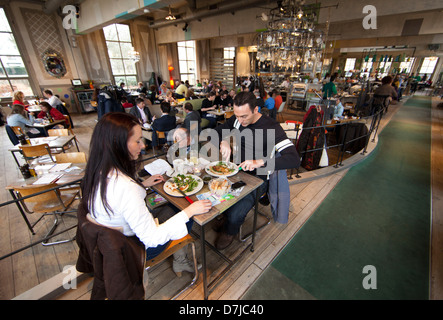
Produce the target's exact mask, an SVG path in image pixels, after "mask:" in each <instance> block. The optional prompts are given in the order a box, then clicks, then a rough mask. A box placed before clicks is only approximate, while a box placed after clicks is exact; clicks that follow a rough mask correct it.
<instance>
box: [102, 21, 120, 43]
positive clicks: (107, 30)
mask: <svg viewBox="0 0 443 320" xmlns="http://www.w3.org/2000/svg"><path fill="white" fill-rule="evenodd" d="M103 33H104V34H105V39H106V40H114V41H118V37H117V29H116V28H115V24H112V25H110V26H107V27H104V28H103Z"/></svg>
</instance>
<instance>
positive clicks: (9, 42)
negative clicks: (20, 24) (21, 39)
mask: <svg viewBox="0 0 443 320" xmlns="http://www.w3.org/2000/svg"><path fill="white" fill-rule="evenodd" d="M0 43H1V46H0V54H8V55H9V54H11V55H20V52H19V51H18V48H17V44H16V43H15V40H14V36H13V35H12V33H0Z"/></svg>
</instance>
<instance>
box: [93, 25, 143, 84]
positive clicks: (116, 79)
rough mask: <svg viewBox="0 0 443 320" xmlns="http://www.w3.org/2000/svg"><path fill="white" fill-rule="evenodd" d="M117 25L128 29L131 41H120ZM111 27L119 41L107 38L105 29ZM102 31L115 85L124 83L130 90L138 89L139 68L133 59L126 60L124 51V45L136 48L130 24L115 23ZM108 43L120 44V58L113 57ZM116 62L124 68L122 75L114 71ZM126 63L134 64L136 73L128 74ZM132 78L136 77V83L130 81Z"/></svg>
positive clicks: (127, 58)
mask: <svg viewBox="0 0 443 320" xmlns="http://www.w3.org/2000/svg"><path fill="white" fill-rule="evenodd" d="M117 25H122V26H125V27H128V32H129V38H130V41H127V40H121V39H120V34H119V31H118V28H117ZM111 26H113V27H114V28H115V31H116V36H117V40H115V39H107V38H106V32H105V28H108V27H111ZM102 31H103V36H104V38H105V44H106V49H107V54H108V60H109V65H110V69H111V74H112V77H113V80H114V83H115V85H117V86H118V85H119V84H120V83H122V82H124V83H125V85H126V87H128V88H136V87H137V83H138V79H139V77H138V72H137V66H136V65H135V62H133V60H132V59H131V58H129V57H126V58H125V54H124V53H123V51H122V50H123V49H122V44H128V43H129V44H130V47H131V48H134V46H133V39H132V33H131V27H130V26H129V25H128V24H125V23H113V24H110V25H108V26H106V27H103V28H102ZM108 43H114V44H118V49H119V53H120V56H119V57H111V55H110V49H109V46H108ZM114 61H118V62H119V63H121V65H122V66H123V73H122V74H116V73H114V69H113V62H114ZM125 62H130V63H131V64H132V63H133V64H134V72H128V70H127V67H126V65H125ZM132 77H135V81H131V80H129V79H130V78H132ZM123 80H124V81H123ZM128 80H129V81H128Z"/></svg>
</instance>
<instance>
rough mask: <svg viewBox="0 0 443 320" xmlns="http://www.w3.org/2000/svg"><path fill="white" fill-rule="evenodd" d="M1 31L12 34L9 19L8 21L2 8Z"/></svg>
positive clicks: (0, 17) (0, 15) (0, 9)
mask: <svg viewBox="0 0 443 320" xmlns="http://www.w3.org/2000/svg"><path fill="white" fill-rule="evenodd" d="M0 31H6V32H11V28H10V27H9V23H8V19H6V14H5V10H3V8H0Z"/></svg>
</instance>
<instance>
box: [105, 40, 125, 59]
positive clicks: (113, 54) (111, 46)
mask: <svg viewBox="0 0 443 320" xmlns="http://www.w3.org/2000/svg"><path fill="white" fill-rule="evenodd" d="M106 44H107V46H108V54H109V58H110V59H113V58H121V57H122V54H121V52H120V45H119V44H118V42H108V41H107V42H106Z"/></svg>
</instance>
